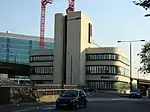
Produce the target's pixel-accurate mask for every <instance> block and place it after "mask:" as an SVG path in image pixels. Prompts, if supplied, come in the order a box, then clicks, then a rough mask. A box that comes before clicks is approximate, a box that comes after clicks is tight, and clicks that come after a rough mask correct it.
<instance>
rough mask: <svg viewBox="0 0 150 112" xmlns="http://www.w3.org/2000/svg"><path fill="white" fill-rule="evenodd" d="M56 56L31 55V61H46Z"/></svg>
mask: <svg viewBox="0 0 150 112" xmlns="http://www.w3.org/2000/svg"><path fill="white" fill-rule="evenodd" d="M53 60H54V56H53V55H50V56H31V57H30V62H44V61H53Z"/></svg>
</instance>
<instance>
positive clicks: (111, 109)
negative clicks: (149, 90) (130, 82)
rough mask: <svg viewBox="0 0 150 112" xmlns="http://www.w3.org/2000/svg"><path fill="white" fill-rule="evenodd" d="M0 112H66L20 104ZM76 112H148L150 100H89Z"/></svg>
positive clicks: (42, 106) (49, 107)
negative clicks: (85, 105)
mask: <svg viewBox="0 0 150 112" xmlns="http://www.w3.org/2000/svg"><path fill="white" fill-rule="evenodd" d="M0 112H66V110H55V105H52V104H51V105H48V104H45V105H37V104H22V105H18V106H17V105H15V106H14V105H8V106H0ZM67 112H73V110H67ZM76 112H150V99H128V98H93V99H92V98H90V99H89V103H88V106H87V108H85V109H84V108H81V109H79V110H77V111H76Z"/></svg>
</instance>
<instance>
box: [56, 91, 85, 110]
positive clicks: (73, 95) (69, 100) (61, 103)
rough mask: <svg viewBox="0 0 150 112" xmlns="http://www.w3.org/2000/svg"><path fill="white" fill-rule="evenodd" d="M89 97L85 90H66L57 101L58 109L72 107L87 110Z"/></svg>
mask: <svg viewBox="0 0 150 112" xmlns="http://www.w3.org/2000/svg"><path fill="white" fill-rule="evenodd" d="M86 106H87V97H86V94H85V92H84V91H83V90H78V89H75V90H66V91H64V92H63V93H62V94H61V95H60V96H59V97H58V99H57V100H56V109H59V108H61V107H70V108H73V109H78V108H80V107H84V108H86Z"/></svg>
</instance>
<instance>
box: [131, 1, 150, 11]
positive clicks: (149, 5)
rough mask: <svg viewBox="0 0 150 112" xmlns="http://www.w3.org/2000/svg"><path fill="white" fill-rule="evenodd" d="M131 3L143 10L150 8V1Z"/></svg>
mask: <svg viewBox="0 0 150 112" xmlns="http://www.w3.org/2000/svg"><path fill="white" fill-rule="evenodd" d="M133 3H134V4H135V5H139V6H141V7H143V8H144V9H145V10H147V9H149V8H150V0H139V2H136V1H133Z"/></svg>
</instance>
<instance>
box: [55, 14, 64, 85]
mask: <svg viewBox="0 0 150 112" xmlns="http://www.w3.org/2000/svg"><path fill="white" fill-rule="evenodd" d="M54 30H55V31H54V37H55V38H54V83H55V84H60V83H61V78H62V73H63V35H64V15H63V14H61V13H58V14H56V15H55V29H54Z"/></svg>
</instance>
